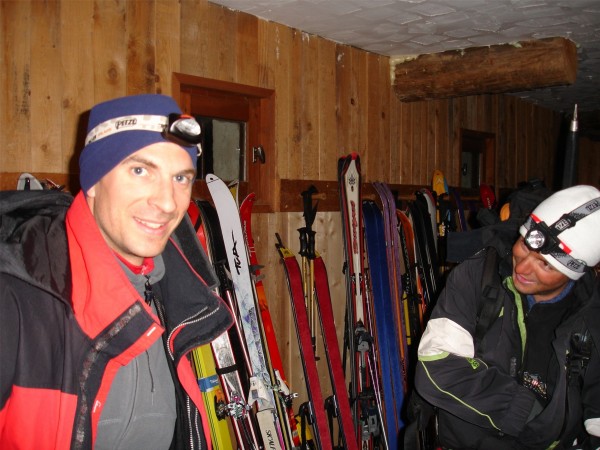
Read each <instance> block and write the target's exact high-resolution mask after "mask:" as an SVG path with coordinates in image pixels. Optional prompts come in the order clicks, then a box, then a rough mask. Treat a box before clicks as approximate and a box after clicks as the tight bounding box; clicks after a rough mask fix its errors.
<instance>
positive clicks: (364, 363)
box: [338, 153, 389, 449]
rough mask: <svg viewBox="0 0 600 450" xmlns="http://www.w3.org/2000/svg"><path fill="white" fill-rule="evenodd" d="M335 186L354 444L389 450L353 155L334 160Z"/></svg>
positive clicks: (356, 158) (357, 172)
mask: <svg viewBox="0 0 600 450" xmlns="http://www.w3.org/2000/svg"><path fill="white" fill-rule="evenodd" d="M338 181H339V190H340V210H341V213H342V224H343V226H342V230H343V237H344V255H345V262H344V273H345V279H346V320H345V327H344V328H345V330H344V361H346V359H348V360H349V361H350V385H349V395H350V399H351V401H352V406H353V416H354V422H355V427H356V429H357V434H358V436H357V439H358V442H359V446H360V447H361V448H362V449H371V448H389V445H388V441H387V436H386V430H385V427H384V426H383V423H384V420H383V417H384V413H383V410H382V399H381V390H380V375H379V371H378V366H379V362H378V361H377V360H376V355H377V351H376V349H375V348H374V345H375V341H374V335H373V331H374V318H373V316H372V308H371V305H370V304H369V295H368V291H367V289H366V273H365V267H364V255H365V253H364V240H363V238H364V236H363V212H362V199H361V172H360V158H359V156H358V154H356V153H351V154H350V155H347V156H346V157H342V158H340V160H339V161H338ZM346 352H347V353H346Z"/></svg>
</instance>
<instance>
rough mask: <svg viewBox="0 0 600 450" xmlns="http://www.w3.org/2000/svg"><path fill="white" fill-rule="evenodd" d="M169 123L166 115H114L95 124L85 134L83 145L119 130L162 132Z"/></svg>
mask: <svg viewBox="0 0 600 450" xmlns="http://www.w3.org/2000/svg"><path fill="white" fill-rule="evenodd" d="M168 124H169V119H168V117H166V116H157V115H149V114H148V115H134V116H122V117H115V118H113V119H110V120H107V121H106V122H102V123H100V124H98V125H96V126H95V127H94V128H93V129H92V130H91V131H90V132H89V133H88V134H87V136H86V138H85V145H88V144H91V143H92V142H94V141H97V140H99V139H102V138H105V137H108V136H111V135H113V134H115V133H120V132H121V131H131V130H140V131H156V132H157V133H162V132H163V130H164V129H165V128H166V127H167V125H168Z"/></svg>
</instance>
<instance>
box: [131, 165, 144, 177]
mask: <svg viewBox="0 0 600 450" xmlns="http://www.w3.org/2000/svg"><path fill="white" fill-rule="evenodd" d="M131 172H133V174H134V175H144V174H146V173H147V171H146V169H144V168H143V167H134V168H133V169H131Z"/></svg>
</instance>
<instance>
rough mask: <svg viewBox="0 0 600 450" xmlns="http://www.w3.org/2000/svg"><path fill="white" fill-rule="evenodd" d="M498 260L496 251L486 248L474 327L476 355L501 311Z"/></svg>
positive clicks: (492, 248) (500, 284)
mask: <svg viewBox="0 0 600 450" xmlns="http://www.w3.org/2000/svg"><path fill="white" fill-rule="evenodd" d="M498 259H499V257H498V252H497V250H496V249H495V248H494V247H488V248H487V251H486V255H485V261H484V263H483V275H482V277H481V287H482V290H481V297H482V298H481V301H480V302H479V308H478V311H477V324H476V326H475V336H474V339H475V345H476V353H480V351H481V349H482V346H481V342H482V341H483V336H484V335H485V333H486V332H487V330H488V329H489V328H490V326H491V325H492V323H494V321H495V320H496V319H497V318H498V315H499V314H500V310H501V309H502V282H501V280H500V275H499V274H498Z"/></svg>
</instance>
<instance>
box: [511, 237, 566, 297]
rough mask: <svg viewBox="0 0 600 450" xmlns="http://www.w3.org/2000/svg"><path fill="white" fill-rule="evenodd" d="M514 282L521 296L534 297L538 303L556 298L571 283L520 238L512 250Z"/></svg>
mask: <svg viewBox="0 0 600 450" xmlns="http://www.w3.org/2000/svg"><path fill="white" fill-rule="evenodd" d="M512 255H513V281H514V283H515V287H516V288H517V290H518V291H519V292H520V293H521V294H529V295H533V297H534V298H535V301H536V302H539V301H543V300H550V299H551V298H553V297H556V296H557V295H558V294H559V293H560V292H561V291H562V290H563V288H564V287H565V286H566V285H567V283H568V282H569V279H568V278H567V277H566V275H563V274H562V273H560V272H559V271H558V270H556V269H555V268H554V267H552V266H551V265H550V264H548V262H547V261H546V260H545V259H544V257H543V256H542V255H540V254H539V253H538V252H534V251H531V250H529V248H527V246H526V245H525V240H524V239H523V238H522V237H520V238H519V239H518V240H517V242H516V243H515V245H513V248H512Z"/></svg>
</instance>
